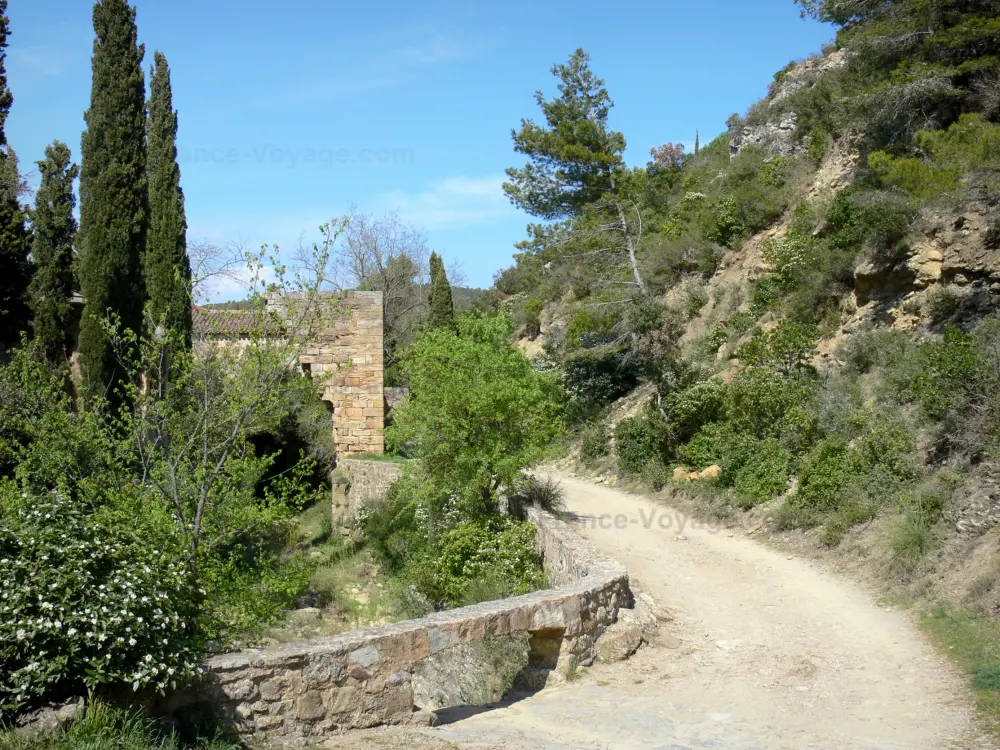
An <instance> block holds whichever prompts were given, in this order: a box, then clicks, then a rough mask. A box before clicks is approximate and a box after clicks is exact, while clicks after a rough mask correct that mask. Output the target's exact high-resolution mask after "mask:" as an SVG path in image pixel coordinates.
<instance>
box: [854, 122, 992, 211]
mask: <svg viewBox="0 0 1000 750" xmlns="http://www.w3.org/2000/svg"><path fill="white" fill-rule="evenodd" d="M914 146H915V148H916V149H918V151H919V153H920V154H922V155H923V157H921V156H896V155H893V154H891V153H888V152H885V151H877V152H875V153H873V154H871V155H870V156H869V157H868V164H869V166H871V168H872V169H873V170H875V172H876V173H877V174H878V175H879V177H880V178H881V179H882V181H883V182H884V183H885V184H887V185H894V186H897V187H900V188H902V189H903V190H906V191H907V192H908V193H910V194H911V195H913V196H914V197H916V198H917V199H919V200H922V201H926V200H929V199H930V198H933V197H934V196H936V195H938V194H940V193H944V192H949V191H952V190H955V189H956V188H957V187H958V186H959V184H960V181H961V179H962V178H963V177H964V176H965V175H968V174H970V173H975V172H979V173H985V174H989V173H990V171H995V169H996V167H997V166H1000V125H994V124H993V123H990V122H988V121H987V120H986V119H985V118H984V117H983V116H982V115H981V114H964V115H962V116H961V117H960V118H959V119H958V121H957V122H955V123H953V124H952V125H951V126H950V127H949V128H948V129H947V130H923V131H920V132H919V133H917V134H916V137H915V139H914ZM993 179H995V178H993ZM992 186H993V187H996V184H995V183H994V184H993V185H992Z"/></svg>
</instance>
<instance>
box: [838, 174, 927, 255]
mask: <svg viewBox="0 0 1000 750" xmlns="http://www.w3.org/2000/svg"><path fill="white" fill-rule="evenodd" d="M913 215H914V210H913V208H912V207H911V206H910V204H909V202H908V201H907V200H906V199H905V198H903V197H901V196H898V195H895V194H893V193H890V192H885V191H873V190H863V189H859V188H847V189H846V190H842V191H841V192H839V193H838V194H837V197H836V198H834V199H833V202H832V203H831V204H830V208H829V210H828V211H827V217H826V218H827V221H828V222H829V231H830V239H829V243H830V245H831V246H832V247H833V248H834V249H836V250H845V251H848V252H852V253H857V252H858V250H859V249H860V248H863V247H867V248H870V249H871V250H873V251H875V253H876V256H878V257H881V256H882V255H884V254H885V253H886V251H890V250H892V249H894V248H895V247H896V246H897V245H898V244H899V243H900V241H901V240H902V239H903V238H904V237H905V236H906V234H907V233H908V232H909V229H910V222H911V221H912V218H913Z"/></svg>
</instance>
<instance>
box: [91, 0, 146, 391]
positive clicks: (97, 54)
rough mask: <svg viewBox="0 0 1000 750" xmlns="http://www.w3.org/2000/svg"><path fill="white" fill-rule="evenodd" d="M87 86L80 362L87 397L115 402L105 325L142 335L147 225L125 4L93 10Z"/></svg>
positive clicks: (115, 373)
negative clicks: (108, 320)
mask: <svg viewBox="0 0 1000 750" xmlns="http://www.w3.org/2000/svg"><path fill="white" fill-rule="evenodd" d="M94 31H95V33H96V36H97V38H96V39H95V41H94V56H93V59H92V63H93V86H92V89H91V98H90V109H88V110H87V112H86V114H85V115H84V118H85V120H86V123H87V129H86V131H85V132H84V134H83V152H82V153H83V161H82V165H81V171H80V266H79V273H80V289H81V291H82V293H83V297H84V299H85V300H86V303H87V306H86V309H85V311H84V317H83V322H82V328H81V331H80V343H79V350H80V360H81V366H82V369H83V375H84V380H85V385H86V390H87V394H88V396H89V397H90V398H92V399H96V398H100V397H102V396H103V395H104V394H105V393H107V394H108V395H109V397H110V399H111V400H112V402H116V401H118V400H119V399H120V390H121V388H122V386H123V384H124V378H125V372H124V370H123V368H122V367H121V366H120V364H119V362H118V359H117V357H116V355H115V352H114V351H113V350H112V344H111V340H110V338H109V336H108V332H107V330H106V328H105V325H104V318H105V317H106V315H107V314H108V312H109V311H110V312H112V313H113V314H114V315H115V316H117V318H118V319H119V320H120V322H121V325H122V327H123V328H124V329H127V330H131V331H134V332H139V331H141V330H142V314H143V303H144V298H145V296H144V290H143V285H144V284H143V278H142V269H141V263H142V258H143V254H144V253H145V249H146V231H147V227H148V225H149V205H148V196H147V190H148V180H147V174H146V86H145V81H144V78H143V72H142V57H143V54H144V48H143V47H141V46H139V44H138V42H137V36H138V32H137V30H136V25H135V9H134V8H132V7H131V6H130V5H129V4H128V2H127V0H100V1H99V2H98V3H97V4H96V5H95V6H94Z"/></svg>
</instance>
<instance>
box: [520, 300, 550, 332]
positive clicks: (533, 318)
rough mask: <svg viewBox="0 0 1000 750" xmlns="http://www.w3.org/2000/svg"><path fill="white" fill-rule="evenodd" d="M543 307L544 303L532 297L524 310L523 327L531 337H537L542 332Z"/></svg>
mask: <svg viewBox="0 0 1000 750" xmlns="http://www.w3.org/2000/svg"><path fill="white" fill-rule="evenodd" d="M544 307H545V302H544V301H542V300H540V299H538V298H537V297H532V298H531V299H530V300H528V304H527V305H526V306H525V308H524V327H525V328H526V329H527V331H528V334H529V335H531V336H537V335H538V334H539V333H541V332H542V310H543V309H544Z"/></svg>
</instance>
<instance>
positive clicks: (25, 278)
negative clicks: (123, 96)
mask: <svg viewBox="0 0 1000 750" xmlns="http://www.w3.org/2000/svg"><path fill="white" fill-rule="evenodd" d="M0 35H3V36H5V33H4V32H2V31H0ZM0 51H2V47H0ZM0 67H2V65H0ZM0 74H2V71H0ZM0 89H2V90H0V100H2V97H3V94H4V92H6V93H7V94H8V95H9V91H7V89H6V86H0ZM0 111H2V110H0ZM3 116H4V117H6V112H4V113H3ZM20 184H21V176H20V173H19V172H18V169H17V158H16V157H15V155H14V152H13V151H11V150H10V148H9V147H7V149H6V150H0V346H6V347H13V346H17V344H18V343H20V341H21V334H22V333H24V332H26V331H27V330H28V329H29V327H30V322H31V310H30V308H29V307H28V304H27V302H28V298H27V294H28V286H29V284H30V283H31V277H32V271H33V268H32V263H31V260H30V257H29V255H30V252H31V233H30V232H29V231H28V227H27V218H28V217H27V215H26V212H25V210H24V207H23V206H22V205H21V203H20V202H19V201H18V198H17V196H18V192H19V190H18V188H19V186H20Z"/></svg>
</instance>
